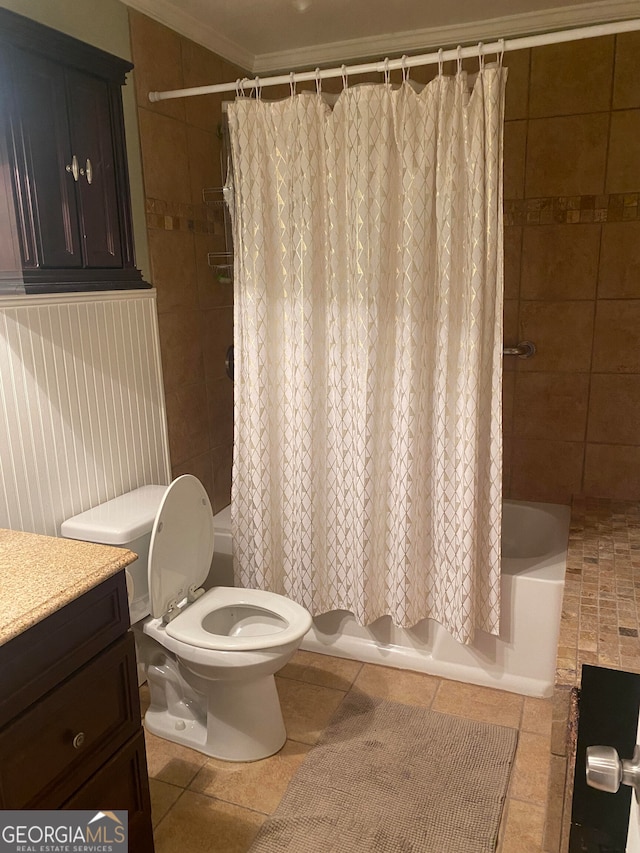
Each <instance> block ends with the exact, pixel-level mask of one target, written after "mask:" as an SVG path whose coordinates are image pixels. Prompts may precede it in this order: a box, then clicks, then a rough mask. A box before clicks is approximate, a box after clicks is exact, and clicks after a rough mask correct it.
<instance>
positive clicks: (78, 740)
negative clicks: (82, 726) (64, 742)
mask: <svg viewBox="0 0 640 853" xmlns="http://www.w3.org/2000/svg"><path fill="white" fill-rule="evenodd" d="M72 742H73V748H74V749H80V747H81V746H82V744H83V743H84V732H78V734H77V735H76V736H75V737H74V739H73V741H72Z"/></svg>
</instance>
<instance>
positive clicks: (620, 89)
mask: <svg viewBox="0 0 640 853" xmlns="http://www.w3.org/2000/svg"><path fill="white" fill-rule="evenodd" d="M505 62H506V64H507V65H508V66H509V82H508V85H507V93H508V95H507V114H506V119H507V121H506V125H505V342H506V343H507V344H515V343H516V342H518V341H520V340H531V341H534V342H535V344H536V345H537V348H538V352H537V355H536V356H535V357H534V358H532V359H531V360H527V361H525V360H519V359H515V358H507V359H506V360H505V377H504V437H505V492H506V494H507V495H508V496H511V497H514V498H519V499H529V500H551V501H559V502H563V503H569V499H570V497H571V495H572V494H586V495H592V496H601V497H609V498H622V499H631V500H633V499H637V498H640V430H639V429H638V422H639V420H640V207H639V206H638V201H639V199H640V147H639V145H638V139H639V137H640V88H638V85H637V81H638V77H639V76H640V34H638V33H633V34H628V35H627V34H625V35H620V36H617V37H614V36H610V37H606V38H599V39H589V40H586V41H581V42H574V43H569V44H563V45H555V46H549V47H543V48H536V49H534V50H532V51H522V52H518V53H512V54H510V55H508V56H507V57H506V58H505Z"/></svg>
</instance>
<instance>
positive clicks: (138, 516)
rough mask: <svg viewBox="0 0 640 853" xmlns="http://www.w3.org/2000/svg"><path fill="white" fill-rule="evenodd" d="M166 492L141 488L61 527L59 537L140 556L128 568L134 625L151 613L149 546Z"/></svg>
mask: <svg viewBox="0 0 640 853" xmlns="http://www.w3.org/2000/svg"><path fill="white" fill-rule="evenodd" d="M166 490H167V487H166V486H141V487H140V488H139V489H134V490H133V491H132V492H127V493H126V494H124V495H120V496H119V497H117V498H113V499H112V500H110V501H106V502H105V503H103V504H99V505H98V506H95V507H93V508H92V509H88V510H87V511H86V512H81V513H80V514H79V515H74V516H73V517H72V518H68V519H67V520H66V521H63V522H62V524H61V526H60V535H61V536H63V537H65V538H66V539H82V540H83V541H85V542H97V543H99V544H101V545H115V546H120V547H122V548H128V549H129V550H130V551H133V552H134V553H135V554H137V555H138V559H137V560H136V561H135V562H134V563H132V564H131V565H130V566H129V567H128V568H127V572H128V574H129V575H130V577H131V580H132V581H133V584H132V586H133V590H131V588H130V591H129V612H130V615H131V624H132V625H133V624H134V623H135V622H138V621H139V620H140V619H143V618H144V617H145V616H148V615H149V613H150V612H151V608H150V604H149V579H148V574H147V560H148V557H149V543H150V541H151V530H152V528H153V522H154V520H155V517H156V514H157V512H158V508H159V506H160V502H161V501H162V498H163V497H164V494H165V492H166ZM129 583H130V582H129ZM130 587H131V583H130Z"/></svg>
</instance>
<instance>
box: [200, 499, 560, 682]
mask: <svg viewBox="0 0 640 853" xmlns="http://www.w3.org/2000/svg"><path fill="white" fill-rule="evenodd" d="M569 518H570V509H569V507H567V506H560V505H558V504H545V503H524V502H521V501H505V502H504V508H503V525H502V527H503V530H502V580H501V620H500V636H499V637H495V636H493V635H491V634H486V633H484V632H483V631H477V632H476V636H475V640H474V643H473V645H471V646H464V645H462V644H461V643H458V642H457V641H456V640H454V639H453V637H452V636H451V635H450V634H449V633H448V631H446V629H445V628H443V627H442V625H440V624H438V623H437V622H435V621H433V620H431V619H424V620H422V621H421V622H419V623H418V624H417V625H416V626H414V627H413V628H410V629H407V628H397V627H396V626H394V625H393V624H392V622H391V619H390V618H389V617H383V618H382V619H378V620H377V621H376V622H374V623H373V624H371V625H367V626H362V625H359V624H358V623H357V622H356V621H355V619H354V617H353V616H352V615H351V614H350V613H348V612H346V611H332V612H330V613H324V614H322V615H321V616H316V617H315V618H314V620H313V626H312V628H311V630H310V631H309V633H308V634H307V635H306V636H305V638H304V640H303V641H302V646H301V648H303V649H306V650H307V651H312V652H321V653H322V654H328V655H334V656H336V657H344V658H352V659H354V660H360V661H365V662H368V663H377V664H383V665H386V666H394V667H400V668H401V669H410V670H414V671H416V672H425V673H429V674H430V675H435V676H441V677H443V678H450V679H454V680H456V681H465V682H468V683H471V684H479V685H485V686H488V687H495V688H499V689H501V690H509V691H511V692H514V693H521V694H524V695H526V696H538V697H543V698H546V697H549V696H551V694H552V692H553V686H554V682H555V669H556V652H557V646H558V634H559V631H560V616H561V611H562V596H563V591H564V576H565V569H566V558H567V542H568V536H569ZM215 521H216V546H215V548H216V556H215V557H214V562H213V572H212V576H213V578H214V579H215V582H216V583H218V584H225V585H232V584H233V569H232V556H231V554H232V548H231V535H230V515H229V507H227V508H226V509H224V510H222V512H221V513H218V514H217V515H216V516H215ZM216 561H217V564H216Z"/></svg>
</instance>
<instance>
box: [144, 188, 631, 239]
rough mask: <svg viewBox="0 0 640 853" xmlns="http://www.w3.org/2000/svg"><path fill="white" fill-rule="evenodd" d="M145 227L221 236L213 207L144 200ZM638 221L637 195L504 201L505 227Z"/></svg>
mask: <svg viewBox="0 0 640 853" xmlns="http://www.w3.org/2000/svg"><path fill="white" fill-rule="evenodd" d="M146 212H147V227H148V228H160V229H163V230H165V231H194V232H199V233H201V234H224V211H223V209H222V207H221V206H220V205H216V204H204V203H203V204H175V203H172V202H168V201H163V200H162V199H155V198H148V199H147V200H146ZM633 220H640V193H618V194H615V195H583V196H561V197H556V198H528V199H505V201H504V224H505V225H551V224H554V223H555V224H562V225H564V224H573V223H584V222H623V221H633Z"/></svg>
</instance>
